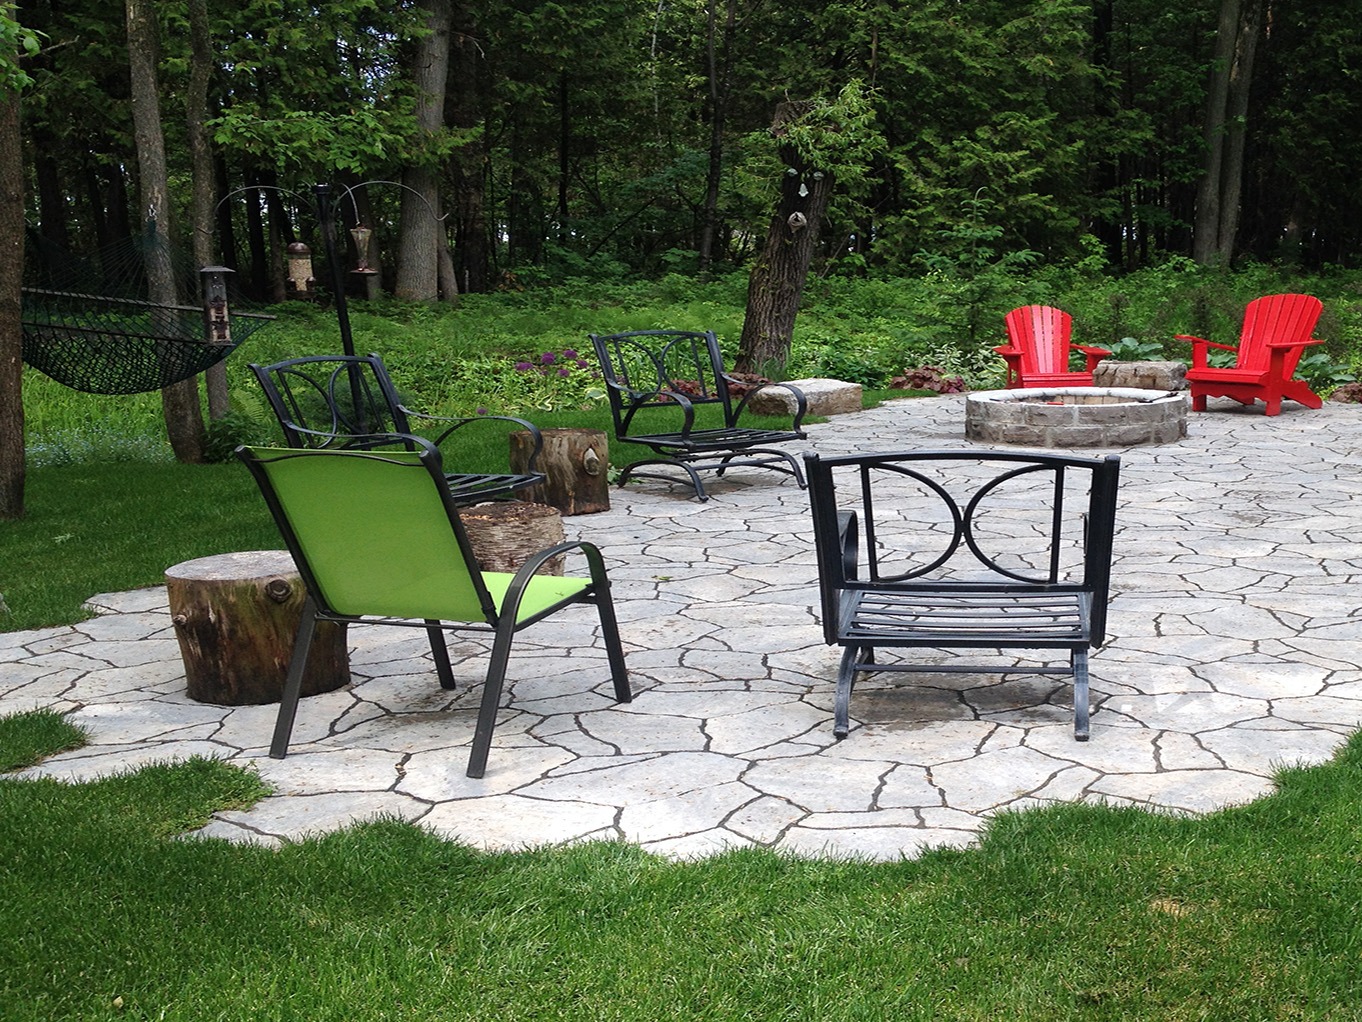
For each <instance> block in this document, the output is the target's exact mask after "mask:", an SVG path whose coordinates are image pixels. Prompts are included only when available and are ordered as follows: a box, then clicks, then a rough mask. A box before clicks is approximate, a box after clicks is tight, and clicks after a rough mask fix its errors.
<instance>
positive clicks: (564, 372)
mask: <svg viewBox="0 0 1362 1022" xmlns="http://www.w3.org/2000/svg"><path fill="white" fill-rule="evenodd" d="M567 374H568V368H567V366H564V367H563V368H562V369H559V370H558V375H559V376H566V375H567Z"/></svg>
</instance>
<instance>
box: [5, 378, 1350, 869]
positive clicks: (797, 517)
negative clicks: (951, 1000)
mask: <svg viewBox="0 0 1362 1022" xmlns="http://www.w3.org/2000/svg"><path fill="white" fill-rule="evenodd" d="M808 433H809V440H808V446H809V447H812V448H816V449H818V450H821V451H824V452H827V453H845V452H850V451H875V450H895V449H904V448H911V447H943V446H961V447H969V446H977V445H974V444H972V443H971V442H970V441H967V440H966V439H965V438H964V398H963V397H961V396H959V395H951V396H945V397H940V398H929V399H922V400H911V401H900V402H892V403H889V404H886V405H884V406H882V407H880V408H877V409H874V410H872V411H867V412H859V413H853V414H849V415H844V416H839V417H837V418H836V419H835V420H833V421H831V422H828V423H823V424H817V425H811V426H809V427H808ZM1359 435H1362V407H1358V406H1351V405H1338V404H1328V405H1326V407H1325V408H1324V409H1322V410H1320V411H1308V410H1305V409H1301V408H1299V407H1296V406H1294V405H1291V404H1289V403H1288V405H1287V406H1286V408H1285V409H1284V411H1283V413H1282V414H1281V415H1279V416H1276V417H1273V418H1270V419H1269V418H1266V417H1265V416H1263V415H1262V414H1261V410H1241V409H1239V408H1238V406H1237V405H1235V404H1234V403H1232V402H1216V401H1213V402H1212V411H1211V412H1209V413H1204V414H1194V415H1192V416H1190V417H1189V420H1188V436H1187V437H1186V438H1184V439H1182V440H1180V441H1177V442H1174V443H1169V444H1164V445H1154V446H1144V447H1135V448H1130V449H1129V450H1125V451H1122V452H1121V453H1122V456H1123V467H1122V476H1123V487H1122V497H1121V508H1120V512H1119V515H1118V521H1119V532H1118V536H1117V542H1116V553H1115V563H1114V570H1113V589H1114V593H1115V596H1114V600H1113V603H1112V607H1111V616H1110V628H1109V638H1108V643H1107V645H1106V646H1105V647H1104V648H1103V649H1102V650H1101V651H1099V652H1098V653H1097V654H1095V655H1094V657H1093V660H1092V672H1093V681H1092V687H1093V705H1094V713H1093V718H1092V721H1093V735H1092V740H1091V741H1090V742H1088V743H1086V744H1081V743H1075V742H1074V741H1073V737H1072V724H1071V720H1070V711H1069V709H1068V701H1069V698H1070V695H1069V689H1068V686H1067V685H1066V684H1061V683H1059V682H1057V681H1056V680H1054V679H1046V678H1041V677H1037V676H1035V675H1026V674H1023V673H1017V674H1012V675H1004V676H1002V677H999V676H997V675H952V674H923V675H915V676H871V677H869V678H867V679H866V680H865V681H863V682H862V684H861V685H860V686H858V688H857V692H856V694H855V696H854V697H853V700H852V708H851V709H852V718H853V729H852V732H851V734H850V735H849V736H848V737H847V738H846V739H845V740H843V741H840V742H839V741H837V740H835V739H834V738H833V737H832V727H831V718H832V679H833V678H834V677H835V675H836V669H837V659H838V654H837V651H836V650H834V649H831V648H829V647H827V646H825V645H824V644H823V642H822V634H821V631H820V629H819V626H818V607H817V593H816V590H815V587H814V580H815V578H816V576H817V572H816V568H815V565H814V559H813V551H812V549H811V543H810V535H811V530H810V527H809V522H808V510H807V498H806V495H805V494H803V493H801V492H800V491H799V490H798V489H797V488H796V487H795V486H794V485H793V483H792V482H791V481H789V480H780V479H778V478H777V477H775V476H773V475H771V474H769V473H763V472H757V471H753V470H748V469H734V470H733V471H731V472H730V473H728V474H727V475H726V476H725V477H724V478H723V479H721V480H720V479H716V480H714V481H713V484H712V485H710V484H708V483H707V486H709V489H710V492H711V494H712V498H711V500H710V501H709V502H707V503H704V504H701V503H699V502H698V501H696V500H694V499H693V498H691V497H688V496H687V495H686V493H685V491H684V488H681V487H670V486H667V485H665V484H661V483H652V482H647V481H643V482H640V483H639V484H637V485H633V486H630V487H628V488H626V489H624V490H622V491H620V490H616V491H614V492H613V493H612V494H611V505H612V506H611V509H610V510H609V511H606V512H602V513H600V514H594V515H585V516H578V517H575V518H568V519H565V520H564V526H565V528H566V529H567V530H568V533H569V538H575V537H578V536H580V537H582V538H586V539H591V540H593V541H594V542H596V543H597V544H598V545H599V546H600V547H601V549H602V551H603V552H604V555H605V558H606V561H607V563H608V564H609V565H610V567H611V572H612V578H613V580H614V594H615V600H616V609H617V612H618V616H619V620H620V629H621V633H622V636H623V640H624V644H625V648H626V651H627V658H628V663H629V667H630V671H631V673H632V677H633V681H634V688H635V698H634V702H633V703H631V704H629V705H627V706H617V705H615V704H614V702H613V700H612V698H611V695H610V686H609V682H608V672H607V668H606V661H605V652H604V647H603V646H602V644H601V642H600V638H599V634H598V632H599V628H598V626H597V624H596V622H595V619H594V616H593V615H592V614H591V612H590V611H588V610H583V611H582V612H581V613H579V614H569V615H563V616H560V617H557V618H555V619H552V620H550V621H548V622H545V623H544V624H543V625H540V626H536V627H535V628H532V629H530V630H528V631H527V632H525V633H524V634H523V635H522V636H520V638H519V639H518V641H517V644H516V648H515V651H514V653H513V655H512V658H511V665H510V672H509V679H508V686H507V692H506V699H505V703H504V705H503V709H502V711H501V714H500V717H499V722H498V726H497V732H496V738H495V740H494V743H493V748H492V755H491V759H490V761H489V764H488V770H487V775H486V777H484V778H482V779H481V780H471V779H469V778H467V777H465V776H464V773H463V771H464V766H465V763H466V759H467V754H468V745H469V741H470V740H471V735H472V727H473V720H474V717H475V715H476V712H477V703H478V698H479V696H480V694H481V680H482V676H483V672H484V670H485V667H486V657H487V654H488V649H489V644H488V642H487V641H486V640H485V638H484V637H481V636H471V637H470V636H463V635H458V634H455V635H451V637H450V640H449V647H450V656H451V659H452V661H453V663H454V672H455V676H456V678H457V679H458V682H459V688H458V690H457V691H454V692H446V691H444V690H442V689H440V688H439V686H438V685H437V684H436V682H435V678H434V673H433V669H432V666H431V661H430V650H429V646H428V644H427V640H426V637H425V636H424V635H423V634H422V633H420V632H412V631H407V630H403V629H381V628H363V627H355V628H351V629H350V634H349V643H350V646H351V658H350V659H351V665H352V671H353V674H354V679H355V681H354V684H353V685H352V686H351V687H349V688H347V689H344V690H339V691H336V692H331V693H326V694H323V695H318V696H313V697H310V698H308V699H305V700H303V702H302V705H301V706H300V708H299V711H298V721H297V726H296V728H295V731H294V742H293V751H292V752H291V753H290V755H289V757H288V758H287V759H285V760H283V761H275V760H270V759H268V758H266V757H265V751H266V748H267V747H268V744H269V740H270V734H271V732H272V729H273V726H274V715H275V707H273V706H239V707H223V706H206V705H202V704H198V703H195V702H193V701H191V700H189V699H188V697H187V696H186V695H185V692H184V671H183V666H182V664H181V663H180V657H179V649H178V646H177V644H176V642H175V640H174V637H173V632H172V630H171V628H170V620H169V611H168V608H167V605H166V597H165V590H164V588H163V587H153V588H149V589H140V590H134V591H131V592H126V593H104V594H99V595H97V596H95V597H93V598H92V599H91V601H90V602H91V605H92V607H94V608H96V609H97V610H98V611H99V612H100V616H99V617H97V618H94V619H92V620H90V621H86V622H83V623H81V624H78V625H76V626H74V627H69V628H66V627H63V628H44V629H38V630H33V631H27V632H13V633H7V634H0V713H8V712H14V711H18V710H26V709H31V708H34V707H39V706H52V707H55V708H57V709H59V710H63V711H67V710H70V711H74V713H75V718H76V719H77V720H79V721H81V722H82V723H85V724H86V725H87V726H89V728H90V730H91V732H92V736H93V743H92V744H91V745H89V746H87V747H86V748H84V749H80V750H75V751H73V752H69V753H64V754H62V755H59V756H55V757H52V758H51V759H49V760H48V761H46V762H44V763H42V764H40V765H39V766H37V767H35V768H32V769H30V770H28V771H25V772H24V775H26V776H53V777H60V778H63V779H68V780H80V779H85V778H91V777H96V776H100V775H104V774H109V773H113V772H117V771H120V770H125V769H131V768H135V767H137V766H140V765H143V764H145V763H150V762H155V761H160V760H166V759H171V758H184V757H188V756H193V755H202V756H218V757H221V758H224V759H227V760H230V761H232V762H236V763H240V764H242V765H246V766H250V765H254V766H256V767H257V768H258V769H259V771H260V773H261V776H262V777H264V778H265V779H266V780H267V781H269V782H270V783H271V784H273V785H274V793H273V794H272V795H271V796H270V797H269V798H267V799H265V800H264V801H262V802H261V803H260V804H259V805H257V806H255V807H253V808H252V809H249V810H243V811H234V812H228V813H222V814H220V815H219V817H218V818H217V819H215V820H214V821H213V822H212V823H211V824H210V825H209V826H208V827H206V828H204V830H203V831H202V833H203V834H205V835H207V836H212V837H219V838H225V839H228V840H235V841H255V842H259V843H262V844H267V845H270V844H278V843H279V842H280V841H281V840H296V839H297V838H299V837H301V836H303V835H304V834H308V833H316V832H320V831H325V830H330V829H334V828H337V827H342V826H345V825H347V824H349V823H351V822H353V821H356V820H360V819H365V818H369V817H372V816H375V815H395V816H399V817H402V818H404V819H409V820H414V821H416V822H418V823H419V824H420V825H422V826H424V827H428V828H430V829H431V830H433V831H435V832H437V833H440V834H443V835H447V836H449V837H453V838H457V839H459V840H463V841H467V842H469V843H471V844H474V845H477V846H479V847H485V848H518V847H522V846H525V845H532V844H541V843H563V842H575V841H583V840H592V839H606V840H625V841H634V842H638V843H640V844H641V845H643V847H645V848H648V849H650V850H652V851H655V852H658V853H660V854H663V855H669V856H675V857H680V858H691V857H696V856H703V855H710V854H714V853H716V852H719V851H721V850H723V849H725V848H731V847H740V846H745V845H761V846H765V847H770V848H777V849H780V850H782V851H786V852H790V853H793V854H801V855H813V854H835V855H851V856H865V857H871V858H881V859H893V858H898V857H901V856H912V855H917V854H919V853H920V852H921V851H922V850H924V849H926V848H931V847H935V846H939V845H963V844H967V843H969V842H970V841H971V840H972V839H973V838H974V836H975V834H976V833H977V831H978V830H979V828H980V827H982V826H983V825H984V824H985V822H986V820H987V819H988V817H989V815H990V814H992V813H993V812H996V811H997V810H998V809H1000V808H1020V807H1025V806H1031V805H1043V804H1047V803H1051V802H1055V801H1097V800H1107V801H1111V802H1114V803H1126V802H1128V803H1133V804H1139V805H1147V806H1150V807H1154V808H1158V809H1162V810H1168V811H1176V812H1192V813H1197V812H1206V811H1210V810H1213V809H1216V808H1219V807H1221V806H1224V805H1230V804H1236V803H1240V802H1245V801H1248V800H1251V799H1253V798H1257V797H1259V796H1261V795H1263V794H1264V793H1266V792H1268V791H1270V790H1271V784H1272V777H1273V775H1274V772H1275V771H1276V769H1277V768H1278V767H1279V766H1281V765H1283V764H1293V763H1318V762H1320V761H1322V760H1324V759H1327V758H1328V756H1329V755H1330V754H1331V753H1332V751H1333V750H1334V749H1336V748H1337V747H1338V745H1339V744H1341V742H1342V741H1343V739H1344V737H1345V736H1346V735H1347V734H1348V733H1350V732H1351V731H1352V730H1353V729H1355V728H1356V727H1358V726H1359V724H1362V664H1360V663H1359V646H1362V611H1359V605H1360V604H1362V600H1360V599H1359V597H1358V595H1357V593H1358V592H1359V588H1358V584H1357V583H1358V578H1359V575H1362V539H1359V537H1362V457H1359V456H1358V454H1357V450H1358V442H1357V439H1356V438H1357V437H1358V436H1359ZM569 570H572V567H571V566H570V567H569ZM922 655H923V657H924V658H925V657H929V656H932V655H934V654H931V653H927V652H924V653H923V654H922ZM998 662H999V663H1005V664H1006V663H1012V662H1015V661H1014V660H1009V659H1003V660H999V661H998ZM904 677H910V678H911V680H909V681H903V680H902V678H904Z"/></svg>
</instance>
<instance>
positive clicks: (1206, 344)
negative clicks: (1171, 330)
mask: <svg viewBox="0 0 1362 1022" xmlns="http://www.w3.org/2000/svg"><path fill="white" fill-rule="evenodd" d="M1173 337H1174V339H1175V340H1179V341H1186V342H1187V343H1188V344H1190V345H1191V346H1192V368H1193V369H1205V368H1206V367H1207V364H1208V363H1207V361H1206V354H1207V351H1206V349H1207V348H1219V349H1220V350H1221V351H1238V350H1239V349H1238V348H1237V347H1235V346H1234V345H1233V344H1221V343H1220V342H1219V341H1208V340H1206V338H1204V337H1193V336H1192V335H1191V334H1174V335H1173Z"/></svg>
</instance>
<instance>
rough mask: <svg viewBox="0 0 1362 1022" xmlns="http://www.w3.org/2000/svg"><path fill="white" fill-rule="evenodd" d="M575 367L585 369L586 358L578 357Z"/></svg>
mask: <svg viewBox="0 0 1362 1022" xmlns="http://www.w3.org/2000/svg"><path fill="white" fill-rule="evenodd" d="M577 368H578V369H586V368H587V364H586V359H584V358H579V359H578V360H577Z"/></svg>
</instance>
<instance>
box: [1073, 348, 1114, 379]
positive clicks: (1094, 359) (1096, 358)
mask: <svg viewBox="0 0 1362 1022" xmlns="http://www.w3.org/2000/svg"><path fill="white" fill-rule="evenodd" d="M1073 349H1074V350H1075V351H1081V352H1082V353H1083V357H1084V358H1085V359H1087V363H1088V364H1087V366H1086V369H1085V371H1086V372H1089V373H1090V372H1092V371H1093V368H1094V367H1095V366H1096V365H1097V363H1098V362H1101V361H1102V359H1104V358H1106V357H1107V356H1108V355H1110V354H1111V352H1110V351H1109V350H1108V349H1106V348H1097V347H1094V346H1092V345H1090V344H1075V345H1073Z"/></svg>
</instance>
